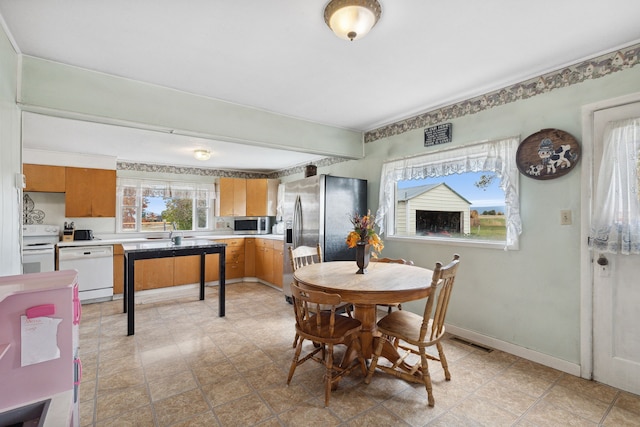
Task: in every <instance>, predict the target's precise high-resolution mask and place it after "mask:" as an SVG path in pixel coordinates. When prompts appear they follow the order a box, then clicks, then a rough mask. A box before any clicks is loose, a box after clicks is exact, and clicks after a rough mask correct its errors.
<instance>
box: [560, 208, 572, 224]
mask: <svg viewBox="0 0 640 427" xmlns="http://www.w3.org/2000/svg"><path fill="white" fill-rule="evenodd" d="M560 225H571V211H570V210H568V209H565V210H561V211H560Z"/></svg>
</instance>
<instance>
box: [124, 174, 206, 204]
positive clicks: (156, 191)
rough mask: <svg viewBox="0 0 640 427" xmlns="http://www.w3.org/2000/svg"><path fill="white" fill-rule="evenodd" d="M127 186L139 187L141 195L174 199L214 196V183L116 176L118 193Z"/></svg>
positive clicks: (201, 198)
mask: <svg viewBox="0 0 640 427" xmlns="http://www.w3.org/2000/svg"><path fill="white" fill-rule="evenodd" d="M127 187H128V188H136V189H139V190H140V191H141V193H142V196H143V197H167V198H174V199H193V198H194V197H195V198H196V199H198V200H212V199H215V198H216V191H215V186H214V184H202V183H190V182H179V181H161V180H149V179H134V178H118V180H117V191H118V195H122V192H123V191H124V189H125V188H127Z"/></svg>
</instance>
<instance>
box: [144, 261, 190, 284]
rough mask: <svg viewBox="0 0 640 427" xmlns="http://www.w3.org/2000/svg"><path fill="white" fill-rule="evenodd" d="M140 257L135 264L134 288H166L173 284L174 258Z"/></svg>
mask: <svg viewBox="0 0 640 427" xmlns="http://www.w3.org/2000/svg"><path fill="white" fill-rule="evenodd" d="M179 258H183V257H176V258H157V259H141V260H138V261H136V265H135V272H136V273H135V282H134V286H135V288H134V289H135V290H147V289H157V288H166V287H169V286H173V281H174V278H173V272H174V262H173V261H174V259H179Z"/></svg>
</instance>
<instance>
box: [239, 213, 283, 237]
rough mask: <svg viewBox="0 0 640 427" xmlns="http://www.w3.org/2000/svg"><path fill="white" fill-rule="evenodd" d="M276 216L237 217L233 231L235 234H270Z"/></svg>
mask: <svg viewBox="0 0 640 427" xmlns="http://www.w3.org/2000/svg"><path fill="white" fill-rule="evenodd" d="M275 219H276V218H275V217H274V216H245V217H239V218H235V219H234V221H233V231H234V233H235V234H269V233H271V227H272V226H273V224H275Z"/></svg>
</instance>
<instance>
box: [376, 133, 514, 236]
mask: <svg viewBox="0 0 640 427" xmlns="http://www.w3.org/2000/svg"><path fill="white" fill-rule="evenodd" d="M518 142H519V141H518V138H507V139H503V140H497V141H490V142H483V143H478V144H471V145H468V146H463V147H456V148H451V149H443V150H438V151H433V152H430V153H428V154H424V155H419V156H414V157H409V158H405V159H400V160H394V161H390V162H387V163H385V164H384V165H383V167H382V174H381V178H380V199H379V205H378V206H379V208H378V212H377V215H376V223H377V224H378V226H379V227H380V232H381V233H384V234H386V235H387V237H389V238H399V239H402V238H410V239H423V240H428V241H430V242H436V241H437V242H443V243H463V244H469V245H473V246H486V247H500V248H504V249H517V248H518V238H519V235H520V233H521V232H522V224H521V220H520V203H519V197H518V178H519V173H518V168H517V166H516V163H515V157H516V156H515V154H516V150H517V148H518ZM470 183H472V184H474V185H477V186H478V187H484V188H485V189H489V188H491V187H495V186H496V185H497V186H498V187H499V189H500V192H499V193H496V194H498V195H499V196H500V197H502V198H503V199H504V200H501V201H500V202H497V201H494V202H495V203H493V204H492V206H489V205H487V206H484V208H485V209H482V207H481V208H480V209H473V204H474V200H470V197H469V196H467V197H465V195H464V194H461V193H464V191H462V189H463V188H465V186H466V187H468V185H469V184H470ZM491 214H493V215H491ZM479 216H480V217H483V216H484V217H486V218H484V220H488V219H489V218H488V217H490V216H493V217H495V218H492V219H493V220H494V222H496V223H497V222H499V223H500V226H499V227H496V228H495V229H494V230H493V231H492V232H491V233H490V234H487V235H483V233H480V232H479V230H477V227H481V226H482V224H484V225H485V228H489V227H493V226H494V225H495V224H492V225H489V223H488V222H486V221H485V222H484V223H483V222H481V221H482V220H483V218H479ZM474 226H475V227H476V229H473V227H474ZM502 227H504V228H503V229H501V228H502ZM476 231H478V232H476Z"/></svg>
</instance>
